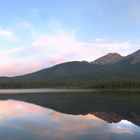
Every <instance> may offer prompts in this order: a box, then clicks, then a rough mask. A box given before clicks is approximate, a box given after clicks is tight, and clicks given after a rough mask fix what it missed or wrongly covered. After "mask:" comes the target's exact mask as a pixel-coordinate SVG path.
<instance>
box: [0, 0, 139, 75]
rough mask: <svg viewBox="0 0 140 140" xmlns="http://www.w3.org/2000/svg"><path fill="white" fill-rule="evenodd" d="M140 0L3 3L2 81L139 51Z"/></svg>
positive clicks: (0, 32) (0, 0)
mask: <svg viewBox="0 0 140 140" xmlns="http://www.w3.org/2000/svg"><path fill="white" fill-rule="evenodd" d="M139 7H140V1H139V0H106V1H105V0H0V57H1V60H4V61H1V62H0V75H8V76H13V75H20V74H25V73H29V72H33V71H36V70H39V69H42V68H45V67H50V66H53V65H55V64H58V63H62V62H66V61H73V60H79V61H82V60H87V61H93V60H94V59H96V58H98V57H100V56H102V55H105V54H106V53H109V52H118V53H120V54H122V55H127V54H129V53H131V52H133V51H136V50H137V49H139V44H140V8H139Z"/></svg>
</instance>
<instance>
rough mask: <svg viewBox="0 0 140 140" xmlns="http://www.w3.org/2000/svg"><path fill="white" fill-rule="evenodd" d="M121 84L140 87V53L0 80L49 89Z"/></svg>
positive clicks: (0, 80) (75, 63) (72, 63)
mask: <svg viewBox="0 0 140 140" xmlns="http://www.w3.org/2000/svg"><path fill="white" fill-rule="evenodd" d="M101 60H103V62H102V61H101ZM97 62H99V63H97ZM120 81H121V82H122V81H123V84H124V85H127V86H129V84H128V82H127V83H126V81H129V83H130V84H131V83H133V82H134V84H133V85H135V84H136V83H137V84H138V85H139V81H140V50H138V51H136V52H134V53H132V54H130V55H128V56H125V57H124V56H121V55H119V54H117V53H109V54H107V55H105V56H103V57H100V58H99V59H97V60H95V61H92V62H86V61H82V62H80V61H72V62H65V63H61V64H57V65H55V66H53V67H50V68H45V69H42V70H40V71H36V72H33V73H29V74H26V75H20V76H15V77H3V78H0V83H2V82H16V83H20V82H25V83H30V82H36V83H37V82H38V83H39V82H40V83H46V85H49V84H52V83H53V85H55V84H56V85H68V86H69V85H71V86H75V85H79V86H83V87H84V86H85V85H86V84H89V85H90V86H91V87H92V85H94V87H95V85H97V84H98V83H99V85H101V83H102V84H103V85H104V84H105V83H106V85H109V84H110V83H111V85H113V84H114V85H117V84H119V86H120ZM114 82H118V83H117V84H115V83H114ZM135 82H136V83H135ZM123 84H122V85H123ZM114 85H113V86H114ZM27 86H28V84H27ZM96 87H97V86H96ZM103 87H104V86H103Z"/></svg>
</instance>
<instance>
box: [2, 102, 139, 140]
mask: <svg viewBox="0 0 140 140" xmlns="http://www.w3.org/2000/svg"><path fill="white" fill-rule="evenodd" d="M106 115H107V114H106V113H103V112H102V113H100V114H98V113H93V114H87V115H67V114H63V113H59V112H56V111H53V110H51V109H47V108H43V107H41V106H38V105H34V104H31V103H26V102H22V101H16V100H5V101H0V137H1V138H2V139H4V140H13V139H14V140H85V139H86V140H93V139H94V140H114V139H117V140H118V139H123V140H124V139H127V140H130V139H133V140H136V139H139V138H140V128H139V127H138V126H136V125H134V124H133V123H131V122H129V121H126V120H121V119H120V121H117V123H108V122H107V121H104V120H102V118H104V119H105V118H106ZM98 117H99V118H98Z"/></svg>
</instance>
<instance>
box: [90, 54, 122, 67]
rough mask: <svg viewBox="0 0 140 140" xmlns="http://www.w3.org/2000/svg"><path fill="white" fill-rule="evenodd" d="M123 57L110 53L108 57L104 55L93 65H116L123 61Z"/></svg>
mask: <svg viewBox="0 0 140 140" xmlns="http://www.w3.org/2000/svg"><path fill="white" fill-rule="evenodd" d="M122 58H123V57H122V56H121V55H120V54H118V53H108V54H107V55H104V56H102V57H100V58H98V59H96V60H94V61H93V62H91V63H92V64H100V65H106V64H114V63H116V62H118V61H120V60H122Z"/></svg>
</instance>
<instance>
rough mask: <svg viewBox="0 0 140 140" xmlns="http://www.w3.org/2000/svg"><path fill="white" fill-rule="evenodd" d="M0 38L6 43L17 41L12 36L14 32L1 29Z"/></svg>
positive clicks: (14, 36)
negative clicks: (6, 41)
mask: <svg viewBox="0 0 140 140" xmlns="http://www.w3.org/2000/svg"><path fill="white" fill-rule="evenodd" d="M0 37H2V38H4V39H6V40H8V41H13V40H16V39H18V37H17V36H16V35H15V34H14V32H12V31H9V30H6V29H2V28H0Z"/></svg>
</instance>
